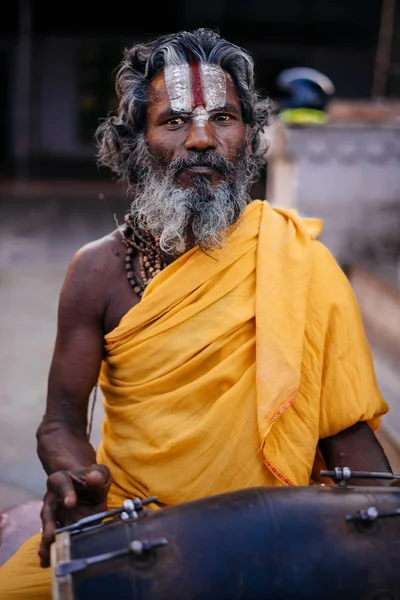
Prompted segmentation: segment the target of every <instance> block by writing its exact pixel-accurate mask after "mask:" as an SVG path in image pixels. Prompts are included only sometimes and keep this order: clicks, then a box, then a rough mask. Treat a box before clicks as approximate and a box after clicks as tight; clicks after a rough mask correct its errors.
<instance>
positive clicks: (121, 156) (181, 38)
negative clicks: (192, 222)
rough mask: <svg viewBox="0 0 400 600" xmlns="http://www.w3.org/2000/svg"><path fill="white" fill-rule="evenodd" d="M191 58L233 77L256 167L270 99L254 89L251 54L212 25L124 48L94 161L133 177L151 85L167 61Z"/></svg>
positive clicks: (124, 177)
mask: <svg viewBox="0 0 400 600" xmlns="http://www.w3.org/2000/svg"><path fill="white" fill-rule="evenodd" d="M190 59H192V60H194V61H196V62H203V63H212V64H216V65H219V66H220V67H221V68H222V69H223V70H224V71H226V72H227V73H229V75H230V76H231V77H232V79H233V82H234V84H235V87H236V91H237V93H238V98H239V101H240V104H241V108H242V117H243V121H244V123H245V125H246V127H247V130H248V135H249V137H250V139H251V140H252V151H253V159H254V165H255V168H257V167H258V166H260V165H262V164H264V163H265V152H266V147H265V138H264V137H263V136H262V133H263V131H264V128H265V127H266V126H267V125H268V124H269V121H270V116H271V112H272V103H271V101H270V99H269V98H261V96H260V94H259V93H258V92H257V91H256V89H255V83H254V63H253V59H252V57H251V55H250V54H249V53H248V52H247V51H246V50H244V49H243V48H240V47H239V46H236V45H235V44H232V43H231V42H228V41H227V40H225V39H223V38H222V37H221V36H220V35H219V33H217V32H215V31H213V30H211V29H206V28H200V29H196V30H194V31H192V32H187V31H180V32H178V33H176V34H170V35H166V36H161V37H158V38H156V39H155V40H153V41H151V42H148V43H146V44H136V45H134V46H133V47H132V48H128V49H126V50H125V51H124V56H123V60H122V62H121V64H120V66H119V68H118V70H117V74H116V83H115V89H116V93H117V97H118V100H119V105H118V109H117V111H116V114H115V115H113V116H109V117H107V118H106V119H105V120H104V121H103V122H102V123H101V124H100V125H99V127H98V128H97V131H96V133H95V144H96V146H97V157H98V164H99V165H101V166H106V167H109V168H110V169H111V170H112V171H113V172H114V173H115V174H116V176H117V177H118V178H119V179H120V180H121V181H124V182H126V183H127V184H128V185H129V186H131V185H132V184H134V183H136V182H137V175H138V173H139V172H140V162H141V156H142V153H143V137H144V133H145V129H146V111H147V106H148V92H149V85H150V83H151V81H152V79H153V78H154V77H155V75H156V74H157V73H159V72H160V71H162V70H163V69H164V68H165V67H166V66H168V65H171V64H181V63H183V62H188V61H189V60H190ZM263 141H264V143H262V142H263Z"/></svg>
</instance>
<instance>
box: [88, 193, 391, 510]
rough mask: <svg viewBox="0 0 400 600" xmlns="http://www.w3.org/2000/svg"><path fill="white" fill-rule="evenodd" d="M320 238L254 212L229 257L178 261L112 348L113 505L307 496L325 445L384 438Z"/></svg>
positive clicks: (312, 224)
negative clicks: (363, 433)
mask: <svg viewBox="0 0 400 600" xmlns="http://www.w3.org/2000/svg"><path fill="white" fill-rule="evenodd" d="M321 228H322V226H321V223H320V222H318V221H317V220H309V221H308V220H305V219H302V218H300V217H299V216H298V215H297V214H296V212H295V211H293V210H283V209H276V208H272V207H271V206H270V205H269V204H268V203H267V202H265V201H260V200H255V201H253V202H252V203H251V204H249V205H248V207H247V209H246V211H245V214H244V216H243V218H242V219H241V220H240V222H239V224H238V225H237V226H236V227H235V228H234V229H233V230H232V231H231V232H230V234H229V239H228V243H227V245H226V246H224V247H223V248H222V249H217V250H214V251H212V252H209V253H204V252H201V251H200V250H199V249H198V248H197V247H196V248H193V249H192V250H190V251H189V252H187V253H186V254H184V255H183V256H181V257H180V258H178V259H177V260H176V261H174V262H173V263H172V264H170V265H169V266H168V267H167V268H166V269H165V270H164V271H162V272H161V273H160V274H159V275H157V276H156V277H155V278H154V280H153V281H152V282H151V283H150V284H149V286H148V287H147V289H146V291H145V293H144V295H143V297H142V300H141V302H140V303H139V304H138V305H136V306H134V307H133V308H132V309H131V310H130V311H129V312H128V313H127V314H126V315H125V316H124V317H123V319H122V320H121V322H120V324H119V326H118V327H117V328H116V329H115V330H114V331H112V332H111V333H109V334H108V335H107V336H106V359H105V360H104V362H103V365H102V369H101V374H100V380H99V382H100V386H101V389H102V391H103V393H104V408H105V419H104V423H103V432H102V442H101V445H100V447H99V449H98V461H99V462H101V463H104V464H106V465H107V466H108V467H109V468H110V470H111V473H112V477H113V485H112V489H111V493H110V497H109V500H110V506H111V507H114V506H117V505H120V504H121V502H122V501H123V499H124V498H126V497H132V496H140V497H144V496H148V495H156V496H157V497H158V503H159V505H160V506H164V505H169V504H175V503H179V502H185V501H188V500H191V499H194V498H199V497H202V496H208V495H210V494H217V493H220V492H225V491H232V490H235V489H238V488H244V487H250V486H257V485H278V484H283V485H308V484H309V483H310V479H311V477H312V472H313V467H314V464H315V459H316V454H317V444H318V440H319V439H320V438H324V437H327V436H330V435H333V434H335V433H338V432H339V431H341V430H342V429H345V428H347V427H349V426H351V425H353V424H354V423H356V422H358V421H360V420H366V421H368V422H370V424H371V426H372V427H373V428H376V427H377V426H378V423H379V416H380V415H382V414H383V413H385V412H386V411H387V406H386V404H385V402H384V400H383V399H382V397H381V395H380V393H379V390H378V388H377V384H376V381H375V375H374V369H373V364H372V359H371V354H370V351H369V348H368V344H367V341H366V338H365V334H364V330H363V326H362V322H361V318H360V314H359V310H358V306H357V303H356V301H355V298H354V295H353V292H352V289H351V287H350V284H349V282H348V280H347V278H346V276H345V275H344V274H343V272H342V271H341V269H340V267H339V266H338V265H337V263H336V261H335V260H334V258H333V257H332V255H331V254H330V252H329V251H328V250H327V249H326V248H325V246H323V245H322V244H321V243H320V242H319V241H317V240H316V239H315V238H316V234H317V233H319V232H320V231H321Z"/></svg>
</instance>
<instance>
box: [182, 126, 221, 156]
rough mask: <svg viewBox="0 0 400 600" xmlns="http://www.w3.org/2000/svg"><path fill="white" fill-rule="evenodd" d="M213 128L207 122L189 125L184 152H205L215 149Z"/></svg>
mask: <svg viewBox="0 0 400 600" xmlns="http://www.w3.org/2000/svg"><path fill="white" fill-rule="evenodd" d="M216 145H217V144H216V140H215V132H214V127H213V125H212V124H211V123H210V122H209V121H205V122H204V123H200V124H199V123H196V122H195V121H192V122H191V123H190V125H189V131H188V136H187V138H186V143H185V148H186V150H207V149H208V148H216Z"/></svg>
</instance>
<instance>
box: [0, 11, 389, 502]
mask: <svg viewBox="0 0 400 600" xmlns="http://www.w3.org/2000/svg"><path fill="white" fill-rule="evenodd" d="M104 6H105V8H104V9H102V8H100V3H98V2H96V3H95V2H91V1H87V2H80V3H76V2H72V1H71V2H68V3H61V2H58V3H56V2H44V1H42V0H19V1H15V2H14V3H9V5H8V8H7V13H8V14H7V18H5V17H4V16H3V18H2V19H1V20H0V140H1V143H0V302H1V308H2V310H1V311H0V334H1V340H2V344H1V347H0V381H1V384H0V402H1V420H0V510H2V509H5V508H8V507H10V506H13V505H15V504H17V503H18V502H23V501H25V500H29V499H33V498H40V497H41V496H42V495H43V493H44V485H45V476H44V473H43V471H42V469H41V465H40V464H39V461H38V459H37V457H36V440H35V432H36V428H37V426H38V424H39V422H40V419H41V417H42V414H43V412H44V408H45V399H46V384H47V374H48V368H49V364H50V360H51V355H52V351H53V344H54V338H55V332H56V318H57V302H58V296H59V291H60V287H61V284H62V281H63V278H64V275H65V271H66V268H67V265H68V263H69V261H70V259H71V258H72V255H73V254H74V252H75V251H76V250H77V249H78V248H79V247H80V246H81V245H82V244H84V243H85V242H87V241H90V240H92V239H95V238H97V237H99V236H102V235H104V234H106V233H108V232H109V231H110V230H112V229H113V228H114V227H115V224H116V222H121V221H122V219H123V215H124V212H125V211H126V210H127V208H128V206H129V200H128V199H127V198H126V197H125V195H124V192H123V190H122V189H121V188H120V187H119V186H118V185H117V184H116V183H115V182H114V181H113V180H112V178H111V175H110V173H109V172H105V171H103V170H101V169H99V168H98V167H97V166H96V162H95V155H94V147H93V142H92V139H93V133H94V130H95V129H96V127H97V125H98V123H99V121H100V120H101V119H102V118H104V117H105V116H106V115H107V113H108V112H109V111H111V110H113V108H114V107H115V102H116V99H115V94H114V79H113V77H114V71H115V69H116V67H117V66H118V63H119V61H120V59H121V56H122V51H123V49H124V48H125V47H127V46H130V45H132V44H134V43H135V42H138V41H148V40H149V39H150V38H153V37H155V36H157V35H159V34H164V33H171V32H175V31H178V30H180V29H193V28H196V27H199V26H209V27H213V28H218V29H219V30H220V32H221V34H222V35H223V36H224V37H226V38H228V39H229V40H230V41H232V42H234V43H236V44H238V45H240V46H243V47H245V48H246V49H248V50H249V51H250V52H251V53H252V55H253V57H254V60H255V64H256V81H257V85H258V87H259V89H260V90H261V91H262V93H264V94H267V95H269V96H270V97H271V98H272V100H273V103H274V113H275V114H274V120H273V123H272V125H271V127H270V129H269V130H268V131H267V132H266V136H267V137H268V140H269V145H270V147H269V152H268V154H267V165H266V168H265V169H264V171H263V172H262V174H261V177H260V181H259V182H258V183H257V184H255V185H254V187H253V190H252V196H253V197H254V198H256V197H257V198H262V199H267V200H268V201H269V202H271V204H273V205H280V206H288V207H292V208H294V209H296V210H298V211H299V212H300V213H301V214H303V215H305V216H312V217H319V218H322V219H324V233H323V235H322V237H321V240H322V241H323V242H324V243H326V245H327V246H328V247H329V248H330V250H331V251H332V253H333V254H334V255H335V257H336V258H337V260H338V262H339V263H340V265H341V266H342V268H343V269H344V270H345V272H346V274H347V276H348V277H349V280H350V282H351V284H352V285H353V288H354V290H355V293H356V295H357V298H358V301H359V304H360V309H361V312H362V316H363V320H364V323H365V327H366V331H367V335H368V338H369V340H370V343H371V348H372V351H373V356H374V361H375V366H376V373H377V378H378V383H379V386H380V389H381V391H382V394H383V395H384V397H385V399H386V400H387V402H388V403H389V406H390V411H389V414H388V416H387V417H385V418H384V419H383V422H382V429H381V431H380V433H379V436H380V439H381V441H382V443H383V444H384V447H385V449H386V451H387V454H388V456H389V458H390V460H391V461H392V466H393V468H394V469H395V470H397V472H400V459H399V455H400V369H399V365H400V1H399V0H397V1H396V0H369V1H368V2H366V1H365V0H319V1H316V0H280V2H272V1H270V0H262V1H261V0H247V1H246V2H243V1H242V0H202V1H201V2H189V1H188V0H175V2H173V3H168V4H166V5H164V6H161V7H160V6H158V5H157V6H156V4H155V3H154V4H151V3H150V2H146V3H141V4H139V3H134V2H124V1H122V0H120V1H119V2H118V3H116V4H115V5H113V4H109V5H104ZM293 69H295V71H293ZM298 69H300V71H298ZM301 69H303V71H301ZM304 69H312V71H306V72H304ZM100 420H101V401H98V403H97V406H96V409H95V421H94V431H93V441H94V443H95V444H96V443H97V440H98V437H99V424H100Z"/></svg>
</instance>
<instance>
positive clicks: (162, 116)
mask: <svg viewBox="0 0 400 600" xmlns="http://www.w3.org/2000/svg"><path fill="white" fill-rule="evenodd" d="M189 114H190V112H188V111H186V110H173V109H172V108H166V109H165V110H163V111H162V112H160V114H159V115H158V117H157V121H164V119H168V118H171V117H176V116H179V115H189Z"/></svg>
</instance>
